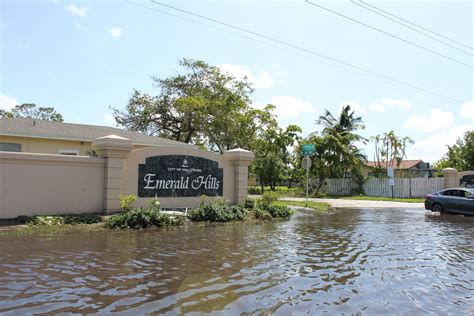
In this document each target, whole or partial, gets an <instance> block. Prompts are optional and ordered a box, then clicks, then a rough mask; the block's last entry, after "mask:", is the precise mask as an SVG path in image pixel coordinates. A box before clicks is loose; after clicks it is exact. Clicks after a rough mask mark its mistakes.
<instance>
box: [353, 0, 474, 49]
mask: <svg viewBox="0 0 474 316" xmlns="http://www.w3.org/2000/svg"><path fill="white" fill-rule="evenodd" d="M351 2H352V3H353V4H356V5H358V6H359V7H361V8H364V9H366V10H368V11H371V12H373V13H375V14H377V15H380V16H383V17H384V18H386V19H388V20H390V21H392V22H394V23H397V24H399V25H402V26H404V27H406V28H408V29H410V30H412V31H414V32H417V33H420V34H422V35H423V36H426V37H428V38H431V39H432V40H434V41H437V42H440V43H442V44H444V45H446V46H449V47H451V48H454V49H455V50H458V51H460V52H463V53H464V54H467V55H469V56H474V55H473V54H472V53H470V52H466V51H465V50H463V49H461V48H458V47H456V46H454V45H451V44H449V43H447V42H445V41H442V40H440V39H438V38H436V37H434V36H432V35H429V34H426V33H425V32H422V31H419V30H418V29H416V28H414V27H412V26H409V25H406V24H405V23H402V22H399V21H397V20H396V19H394V18H391V17H390V16H387V15H385V14H383V13H380V12H377V11H376V10H374V9H371V8H369V7H367V6H365V5H364V4H365V2H363V1H360V2H361V3H364V4H361V3H358V2H355V1H354V0H351Z"/></svg>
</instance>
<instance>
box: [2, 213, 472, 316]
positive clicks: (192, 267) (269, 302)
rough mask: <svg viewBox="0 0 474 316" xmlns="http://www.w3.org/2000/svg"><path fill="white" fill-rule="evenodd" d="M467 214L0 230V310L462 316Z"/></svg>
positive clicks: (468, 254) (467, 271)
mask: <svg viewBox="0 0 474 316" xmlns="http://www.w3.org/2000/svg"><path fill="white" fill-rule="evenodd" d="M473 240H474V218H465V217H458V216H439V215H438V216H437V215H432V214H431V213H425V212H424V211H423V210H395V209H390V210H381V209H377V210H370V209H368V210H360V211H355V210H341V211H338V212H336V213H334V214H315V213H311V212H300V213H298V214H297V215H295V216H294V217H293V218H292V220H290V221H286V222H270V223H260V224H254V223H235V224H216V225H189V226H185V227H181V228H173V229H165V230H159V231H149V232H97V233H85V234H81V235H79V234H66V235H62V236H50V237H48V236H35V237H33V236H29V237H20V238H17V237H2V239H0V249H1V251H2V252H1V261H0V302H1V303H0V313H1V314H2V315H3V314H6V315H8V314H32V313H38V314H41V313H81V314H86V313H101V314H106V313H112V312H115V313H125V314H126V313H129V312H130V311H133V312H135V313H156V314H170V315H171V314H173V315H174V314H179V313H191V314H192V313H196V314H201V313H218V314H219V313H220V314H240V313H242V314H245V315H252V314H270V313H274V314H280V315H287V314H298V315H299V314H322V313H324V312H328V313H345V314H355V313H358V312H361V313H364V314H382V313H397V314H402V313H410V314H413V313H419V312H423V313H440V312H442V313H446V314H457V315H459V314H467V313H468V311H469V310H470V309H471V308H472V305H474V303H473V294H474V286H473V284H474V271H473V269H474V268H473V267H474V250H473V242H474V241H473Z"/></svg>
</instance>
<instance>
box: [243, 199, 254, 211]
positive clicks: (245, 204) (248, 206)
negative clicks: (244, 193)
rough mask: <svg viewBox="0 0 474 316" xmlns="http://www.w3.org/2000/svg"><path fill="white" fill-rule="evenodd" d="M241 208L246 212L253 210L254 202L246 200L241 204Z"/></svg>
mask: <svg viewBox="0 0 474 316" xmlns="http://www.w3.org/2000/svg"><path fill="white" fill-rule="evenodd" d="M242 205H243V207H244V208H246V209H248V210H253V209H254V208H255V200H253V199H250V198H246V199H245V200H244V202H243V203H242Z"/></svg>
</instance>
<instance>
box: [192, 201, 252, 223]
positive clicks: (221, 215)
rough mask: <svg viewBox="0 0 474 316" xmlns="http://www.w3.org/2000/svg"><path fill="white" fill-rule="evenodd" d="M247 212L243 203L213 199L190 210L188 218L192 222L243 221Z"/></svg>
mask: <svg viewBox="0 0 474 316" xmlns="http://www.w3.org/2000/svg"><path fill="white" fill-rule="evenodd" d="M248 213H249V211H248V210H247V209H246V208H245V207H244V206H243V205H228V204H226V203H223V202H222V201H214V202H212V203H209V204H207V205H201V206H199V207H198V208H195V209H193V210H191V211H190V212H189V218H190V219H191V220H192V221H193V222H208V221H209V222H232V221H243V220H244V219H245V218H246V217H247V215H248Z"/></svg>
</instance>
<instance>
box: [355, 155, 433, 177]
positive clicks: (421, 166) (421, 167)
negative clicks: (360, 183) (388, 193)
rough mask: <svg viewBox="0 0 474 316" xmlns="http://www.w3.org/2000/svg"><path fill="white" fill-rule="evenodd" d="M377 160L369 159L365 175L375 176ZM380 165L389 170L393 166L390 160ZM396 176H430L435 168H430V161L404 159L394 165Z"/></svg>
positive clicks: (363, 172) (364, 171) (365, 167)
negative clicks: (374, 169) (397, 164)
mask: <svg viewBox="0 0 474 316" xmlns="http://www.w3.org/2000/svg"><path fill="white" fill-rule="evenodd" d="M377 165H378V164H377V162H375V161H368V162H367V163H366V164H365V166H364V167H363V168H362V174H363V175H364V176H365V177H373V176H374V172H373V168H375V167H376V166H377ZM379 166H380V167H381V168H382V169H384V170H385V172H386V170H387V166H391V163H390V162H380V164H379ZM393 168H394V172H395V177H400V178H405V177H406V178H429V177H432V176H433V172H434V169H432V168H430V164H429V163H428V162H423V160H421V159H417V160H402V162H401V163H400V165H399V166H394V167H393Z"/></svg>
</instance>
